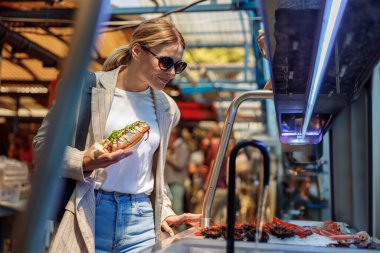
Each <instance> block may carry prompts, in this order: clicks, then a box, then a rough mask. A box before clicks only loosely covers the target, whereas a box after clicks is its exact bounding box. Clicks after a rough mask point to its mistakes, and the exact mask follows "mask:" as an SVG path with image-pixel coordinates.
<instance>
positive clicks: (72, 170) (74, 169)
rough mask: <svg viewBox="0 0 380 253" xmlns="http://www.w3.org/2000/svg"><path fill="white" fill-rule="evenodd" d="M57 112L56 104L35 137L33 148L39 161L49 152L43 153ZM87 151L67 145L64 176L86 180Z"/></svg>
mask: <svg viewBox="0 0 380 253" xmlns="http://www.w3.org/2000/svg"><path fill="white" fill-rule="evenodd" d="M54 113H56V106H55V105H54V104H53V106H52V107H51V108H50V110H49V112H48V114H47V115H46V117H45V118H44V120H43V122H42V125H41V127H40V128H39V130H38V132H37V134H36V136H35V137H34V138H33V150H34V155H35V159H36V160H37V161H40V160H43V158H44V157H46V156H47V155H49V154H43V147H44V143H45V139H46V133H47V130H48V128H49V127H50V126H51V125H52V119H51V118H52V115H54ZM84 152H85V151H80V150H78V149H76V148H74V147H71V146H67V147H66V149H65V153H64V158H63V168H62V169H63V173H62V175H63V176H64V177H68V178H72V179H75V180H77V181H85V177H84V174H83V169H82V162H83V156H84Z"/></svg>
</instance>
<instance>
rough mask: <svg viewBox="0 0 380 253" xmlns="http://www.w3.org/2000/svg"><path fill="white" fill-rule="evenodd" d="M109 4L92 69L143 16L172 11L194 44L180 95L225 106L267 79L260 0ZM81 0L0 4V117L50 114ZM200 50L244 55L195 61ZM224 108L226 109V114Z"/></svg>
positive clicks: (141, 0) (126, 38) (178, 86)
mask: <svg viewBox="0 0 380 253" xmlns="http://www.w3.org/2000/svg"><path fill="white" fill-rule="evenodd" d="M111 5H112V8H110V19H109V21H107V22H104V23H103V24H102V25H103V26H102V28H101V29H100V31H99V36H98V39H97V45H96V49H95V50H94V52H93V59H94V60H93V63H92V65H91V66H90V69H91V70H94V71H96V70H100V69H101V66H102V63H103V62H104V60H105V58H106V57H107V56H108V55H109V54H110V53H111V52H112V50H113V49H114V48H116V47H118V46H120V45H124V44H127V43H128V41H129V38H130V36H131V33H132V31H133V28H134V27H136V25H138V24H139V23H140V22H142V21H143V20H145V19H150V18H154V17H158V16H166V17H167V18H168V19H170V20H171V21H172V22H173V23H174V24H175V25H176V26H177V27H178V29H179V30H180V31H181V32H182V33H183V36H184V38H185V40H186V42H187V48H188V49H189V50H187V51H189V53H187V55H186V57H187V59H190V62H191V63H190V64H189V66H188V69H187V71H186V72H184V73H183V74H182V75H179V76H178V77H177V78H176V79H175V80H174V82H173V83H172V86H173V87H174V89H177V90H179V92H180V93H181V98H180V99H184V100H187V101H195V102H205V103H210V102H211V101H215V100H217V102H218V106H220V105H223V106H222V107H221V108H222V109H221V110H224V109H226V108H225V107H226V104H225V103H223V102H225V101H231V100H232V98H233V97H235V96H236V95H237V94H239V92H242V91H246V90H253V89H257V88H259V87H262V86H263V85H264V83H265V80H264V77H263V73H264V71H263V60H262V57H261V55H260V51H259V49H258V48H257V45H256V42H255V38H256V35H257V33H258V29H259V28H260V25H261V18H260V17H259V16H258V8H257V7H258V4H257V3H256V1H252V0H251V1H250V0H245V1H238V0H209V1H205V0H201V1H192V0H181V1H174V0H157V1H149V0H133V1H120V0H114V1H111ZM79 6H80V1H74V0H64V1H57V0H46V1H42V0H39V1H38V0H35V1H20V0H13V1H11V0H9V1H2V2H1V3H0V41H1V42H2V43H1V46H2V59H1V86H0V116H3V117H8V118H16V119H17V120H14V125H16V124H17V123H18V120H19V119H23V120H25V119H28V120H33V119H35V120H36V121H37V122H38V121H40V120H41V117H43V116H44V114H45V113H46V112H47V109H48V106H49V101H50V102H51V97H52V94H53V93H54V92H53V90H52V87H54V86H52V84H54V83H55V82H56V80H57V78H59V71H60V66H61V63H62V62H63V61H64V59H65V57H66V55H67V53H68V50H69V47H70V41H71V38H72V37H73V36H75V31H74V30H73V29H72V27H73V22H74V21H73V18H74V15H75V10H76V9H77V8H79ZM199 48H203V49H205V50H213V49H215V48H227V49H231V53H232V54H233V53H235V52H240V54H241V55H242V56H241V57H240V58H241V60H240V61H237V62H228V61H227V62H223V59H222V58H224V57H222V56H223V55H221V56H220V57H217V59H212V60H213V61H211V63H208V62H197V61H196V59H195V57H193V55H192V49H199ZM234 50H235V51H234ZM236 50H240V51H236ZM169 94H170V93H169ZM172 95H174V96H175V93H173V94H172ZM49 97H50V98H49ZM25 101H28V103H25ZM33 101H35V102H34V103H33ZM27 106H29V107H27ZM259 107H260V106H258V105H256V106H253V107H250V108H256V109H252V110H255V111H252V115H258V113H257V112H256V110H258V109H257V108H259ZM36 108H38V113H36ZM259 109H261V108H259ZM247 110H249V109H247ZM244 113H245V114H247V113H248V114H249V112H244ZM223 114H224V111H222V112H220V113H219V115H220V117H224V116H223ZM258 120H259V121H261V119H258ZM15 127H16V126H15Z"/></svg>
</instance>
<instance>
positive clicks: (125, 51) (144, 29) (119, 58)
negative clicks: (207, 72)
mask: <svg viewBox="0 0 380 253" xmlns="http://www.w3.org/2000/svg"><path fill="white" fill-rule="evenodd" d="M172 43H178V44H180V45H181V46H182V48H183V49H185V48H186V43H185V40H184V39H183V37H182V35H181V33H180V32H179V31H178V30H177V28H175V26H174V25H173V24H172V23H170V22H169V21H168V20H166V19H163V18H157V19H151V20H147V21H144V22H143V23H141V24H140V25H139V26H138V27H137V28H136V29H135V30H134V31H133V33H132V39H131V41H130V43H129V44H128V45H124V46H121V47H118V48H116V49H115V50H114V51H113V52H112V53H111V55H110V56H109V57H108V58H107V60H106V61H105V62H104V64H103V70H104V71H109V70H113V69H116V68H117V67H119V66H120V65H128V64H129V63H130V62H131V60H132V53H131V50H130V48H131V47H132V46H133V45H135V44H139V45H140V46H144V47H146V48H152V47H155V46H158V45H163V44H172Z"/></svg>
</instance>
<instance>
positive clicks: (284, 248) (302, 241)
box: [144, 220, 380, 253]
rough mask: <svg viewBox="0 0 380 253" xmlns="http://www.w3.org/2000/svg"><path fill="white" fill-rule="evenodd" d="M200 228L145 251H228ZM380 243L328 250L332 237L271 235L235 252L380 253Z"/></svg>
mask: <svg viewBox="0 0 380 253" xmlns="http://www.w3.org/2000/svg"><path fill="white" fill-rule="evenodd" d="M289 223H290V224H294V225H297V226H301V227H305V226H314V227H317V226H322V225H323V222H316V221H299V220H294V221H289ZM336 224H338V225H339V226H340V230H341V232H342V233H347V234H349V233H350V234H355V231H353V230H352V229H351V228H349V227H348V225H347V224H345V223H340V222H337V223H336ZM198 231H199V229H197V228H190V229H187V230H185V231H183V232H181V233H178V234H176V235H175V236H173V237H170V238H167V239H164V240H162V241H161V242H159V243H157V244H156V245H154V246H153V247H151V248H149V249H148V250H146V251H144V252H162V253H163V252H165V253H171V252H173V253H174V252H194V253H195V252H197V253H211V252H212V253H214V252H215V253H216V252H226V240H225V239H223V238H222V237H220V238H218V239H210V238H208V239H205V237H204V236H199V235H197V234H199V233H197V232H198ZM379 243H380V242H379V240H378V239H376V238H371V239H370V244H371V246H372V247H373V248H374V249H358V248H357V245H351V246H350V247H347V248H346V247H345V248H342V247H335V248H334V247H328V246H327V245H329V244H335V245H337V241H334V240H331V239H330V238H329V237H326V236H322V235H319V234H317V233H313V234H312V235H309V236H307V237H304V238H300V237H299V236H295V237H293V238H285V239H280V238H278V237H275V236H273V235H272V234H269V239H268V242H266V243H257V244H256V243H255V242H245V241H235V252H236V253H240V252H257V251H255V250H256V249H259V250H260V251H259V252H276V253H279V252H283V253H287V252H311V253H312V252H343V251H344V252H359V253H360V252H363V253H365V252H380V244H379Z"/></svg>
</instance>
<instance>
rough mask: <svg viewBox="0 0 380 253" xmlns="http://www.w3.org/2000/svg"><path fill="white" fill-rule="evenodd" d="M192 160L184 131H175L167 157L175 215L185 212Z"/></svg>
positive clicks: (166, 176)
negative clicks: (187, 182)
mask: <svg viewBox="0 0 380 253" xmlns="http://www.w3.org/2000/svg"><path fill="white" fill-rule="evenodd" d="M189 158H190V149H189V146H188V144H187V143H186V142H185V141H184V139H183V137H182V129H181V128H179V127H176V128H174V129H173V131H172V133H171V134H170V138H169V148H168V152H167V155H166V165H165V166H166V168H165V180H166V183H167V184H168V185H169V188H170V191H171V201H172V207H173V211H174V212H175V213H177V214H178V213H183V212H184V202H185V180H186V178H187V166H188V163H189Z"/></svg>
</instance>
